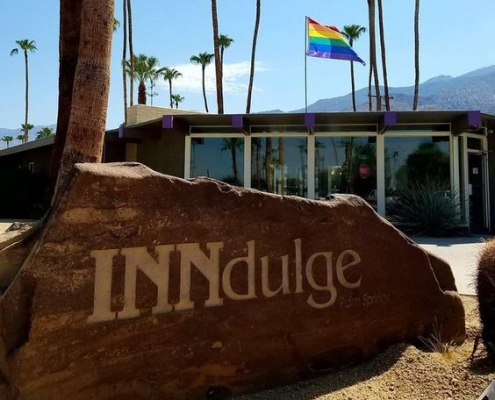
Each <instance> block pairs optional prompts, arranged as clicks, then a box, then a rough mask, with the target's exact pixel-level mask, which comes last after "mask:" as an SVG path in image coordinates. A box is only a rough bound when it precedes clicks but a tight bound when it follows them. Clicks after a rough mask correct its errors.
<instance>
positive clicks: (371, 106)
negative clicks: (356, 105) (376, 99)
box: [368, 56, 373, 111]
mask: <svg viewBox="0 0 495 400" xmlns="http://www.w3.org/2000/svg"><path fill="white" fill-rule="evenodd" d="M370 59H371V56H370ZM372 81H373V64H371V61H370V73H369V75H368V110H369V111H372V110H373V97H372V96H371V82H372Z"/></svg>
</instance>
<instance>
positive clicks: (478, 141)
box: [467, 137, 483, 150]
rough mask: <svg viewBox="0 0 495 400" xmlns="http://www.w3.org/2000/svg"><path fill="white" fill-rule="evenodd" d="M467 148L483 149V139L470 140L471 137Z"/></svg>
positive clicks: (468, 139)
mask: <svg viewBox="0 0 495 400" xmlns="http://www.w3.org/2000/svg"><path fill="white" fill-rule="evenodd" d="M467 147H468V149H473V150H482V149H483V146H482V143H481V139H476V138H470V137H468V138H467Z"/></svg>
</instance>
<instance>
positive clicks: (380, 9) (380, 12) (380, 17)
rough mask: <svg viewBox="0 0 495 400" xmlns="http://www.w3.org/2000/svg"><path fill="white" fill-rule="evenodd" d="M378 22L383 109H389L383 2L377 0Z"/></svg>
mask: <svg viewBox="0 0 495 400" xmlns="http://www.w3.org/2000/svg"><path fill="white" fill-rule="evenodd" d="M378 23H379V26H380V47H381V50H382V68H383V87H384V91H385V109H386V110H387V111H390V96H389V93H388V75H387V55H386V50H385V28H384V23H383V2H382V0H378Z"/></svg>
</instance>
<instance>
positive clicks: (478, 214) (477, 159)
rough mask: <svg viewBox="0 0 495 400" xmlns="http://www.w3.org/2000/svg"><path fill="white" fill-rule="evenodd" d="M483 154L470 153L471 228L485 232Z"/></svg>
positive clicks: (471, 229)
mask: <svg viewBox="0 0 495 400" xmlns="http://www.w3.org/2000/svg"><path fill="white" fill-rule="evenodd" d="M483 158H484V155H483V153H482V152H469V153H468V193H469V198H468V201H469V227H470V231H471V232H483V231H485V230H486V224H485V179H484V176H485V169H484V168H485V167H484V159H483Z"/></svg>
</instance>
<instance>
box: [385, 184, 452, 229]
mask: <svg viewBox="0 0 495 400" xmlns="http://www.w3.org/2000/svg"><path fill="white" fill-rule="evenodd" d="M387 212H388V214H389V215H390V216H391V218H392V222H395V223H398V224H400V225H401V227H402V228H403V229H404V230H406V231H408V232H409V233H412V234H416V235H426V236H446V235H449V234H452V233H453V232H454V231H455V230H456V228H458V226H459V225H460V222H461V205H460V202H459V198H458V196H457V193H454V192H453V191H452V190H451V189H450V186H449V185H448V184H445V183H442V182H438V181H425V182H418V183H412V184H409V185H408V186H407V187H403V188H400V189H398V190H396V191H395V193H394V195H393V196H391V197H389V200H388V202H387Z"/></svg>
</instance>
